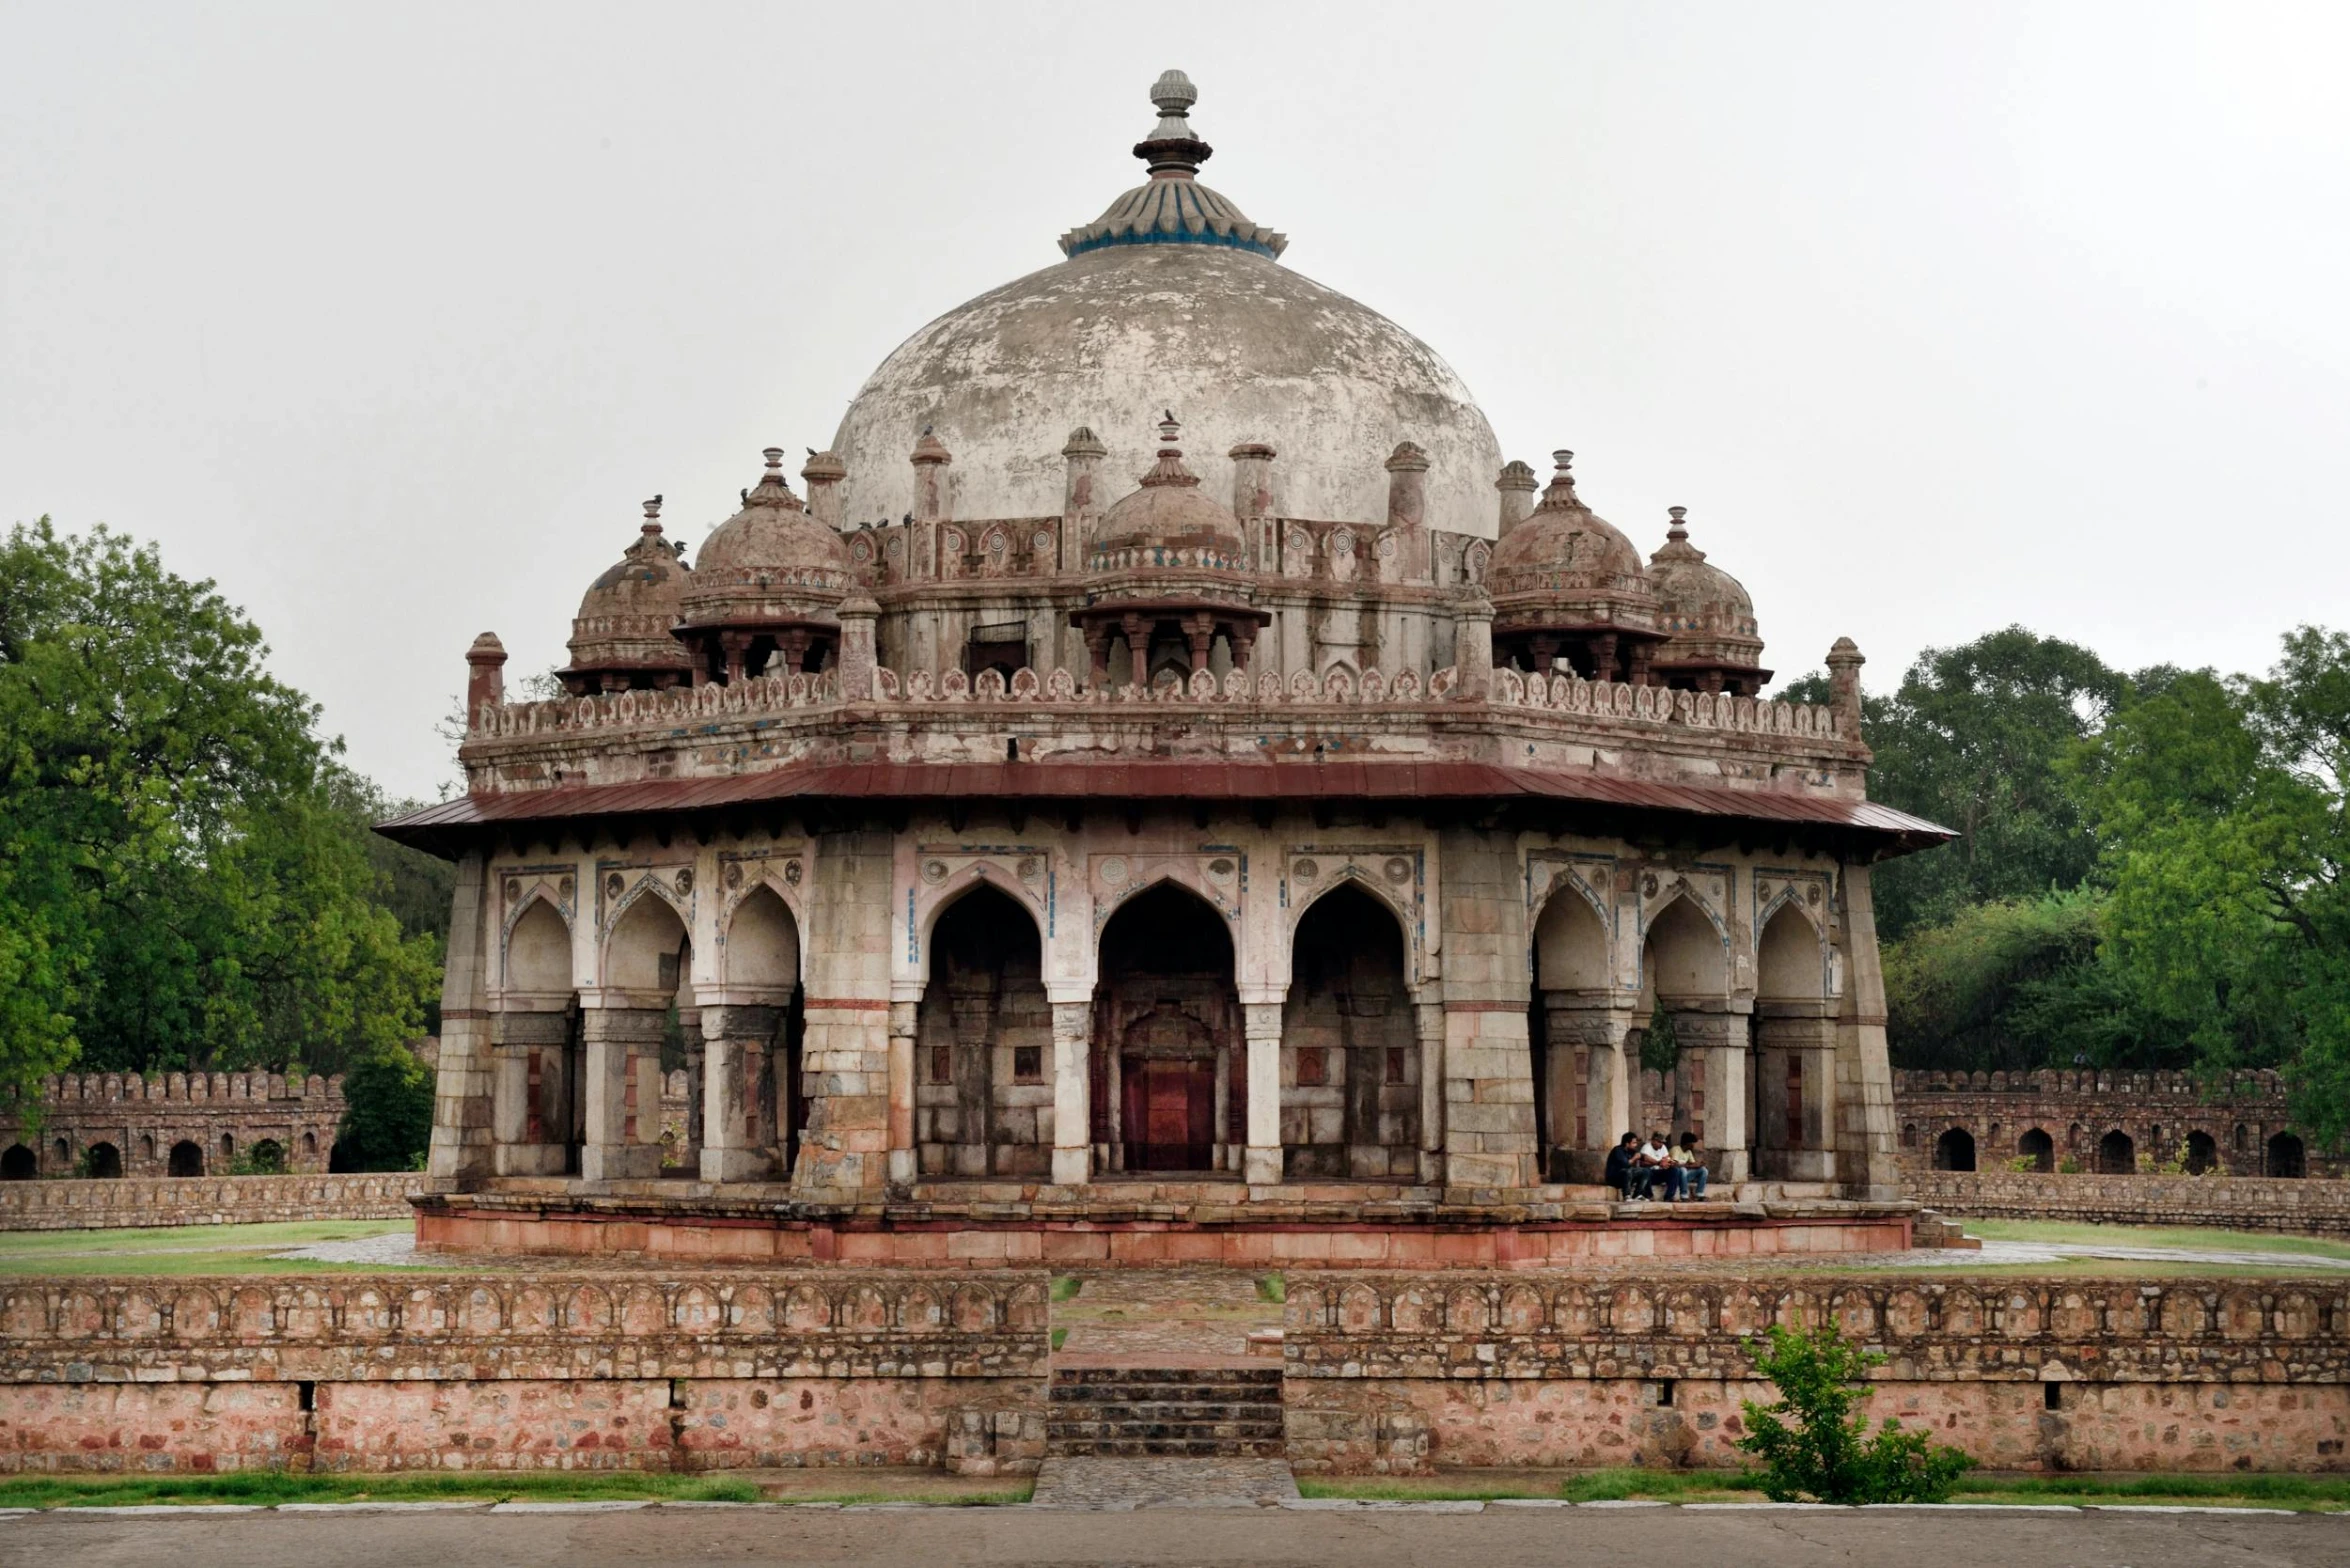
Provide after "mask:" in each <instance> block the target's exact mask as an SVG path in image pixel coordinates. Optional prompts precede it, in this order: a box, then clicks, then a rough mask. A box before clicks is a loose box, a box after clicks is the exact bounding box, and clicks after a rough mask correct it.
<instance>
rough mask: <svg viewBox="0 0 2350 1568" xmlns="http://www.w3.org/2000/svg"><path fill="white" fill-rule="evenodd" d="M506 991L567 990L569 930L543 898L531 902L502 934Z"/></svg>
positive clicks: (569, 978)
mask: <svg viewBox="0 0 2350 1568" xmlns="http://www.w3.org/2000/svg"><path fill="white" fill-rule="evenodd" d="M506 989H507V990H509V991H536V992H558V991H568V990H570V989H571V927H570V926H569V925H568V924H567V923H566V922H565V921H564V919H563V916H562V915H561V913H559V912H558V911H557V910H556V908H555V906H554V905H552V904H550V903H548V902H547V901H546V900H545V899H543V898H534V899H532V900H531V901H530V905H529V907H528V908H526V909H524V910H523V911H522V913H521V915H519V916H518V917H516V919H515V921H514V924H513V926H512V928H511V929H509V930H508V931H507V933H506Z"/></svg>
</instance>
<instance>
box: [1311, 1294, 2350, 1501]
mask: <svg viewBox="0 0 2350 1568" xmlns="http://www.w3.org/2000/svg"><path fill="white" fill-rule="evenodd" d="M1823 1319H1829V1320H1833V1321H1834V1322H1836V1323H1837V1324H1838V1325H1839V1327H1840V1328H1841V1330H1842V1331H1843V1332H1844V1334H1845V1335H1846V1336H1847V1337H1849V1338H1852V1339H1855V1340H1858V1341H1860V1342H1862V1343H1864V1344H1865V1345H1867V1346H1868V1347H1870V1348H1871V1349H1875V1350H1879V1351H1881V1352H1883V1353H1884V1354H1885V1355H1886V1356H1887V1358H1888V1359H1887V1361H1886V1363H1885V1364H1884V1365H1883V1366H1881V1367H1879V1368H1878V1369H1877V1370H1876V1371H1875V1373H1874V1374H1873V1385H1874V1387H1873V1396H1872V1398H1871V1400H1870V1410H1871V1414H1872V1416H1875V1415H1897V1416H1899V1417H1901V1418H1902V1419H1903V1421H1904V1422H1905V1424H1912V1425H1924V1426H1927V1427H1929V1428H1931V1429H1932V1430H1933V1431H1934V1433H1935V1434H1936V1436H1937V1437H1938V1438H1939V1439H1940V1440H1942V1441H1946V1442H1952V1443H1956V1444H1958V1445H1959V1446H1961V1447H1963V1448H1965V1449H1967V1450H1968V1451H1969V1452H1971V1453H1973V1454H1975V1455H1976V1457H1977V1458H1979V1459H1980V1460H1982V1461H1983V1462H1984V1463H1986V1464H1990V1465H1995V1466H2000V1467H2006V1468H2019V1469H2101V1470H2131V1469H2163V1470H2218V1469H2240V1470H2322V1471H2342V1470H2350V1281H2346V1280H2341V1279H2323V1280H2316V1279H2313V1280H2260V1281H2224V1280H2203V1279H2186V1280H2175V1281H2162V1282H2143V1283H2141V1282H2137V1281H2116V1280H2102V1279H2100V1280H2078V1281H2074V1280H2031V1279H2000V1280H1966V1279H1951V1278H1947V1277H1943V1278H1932V1277H1899V1276H1895V1277H1888V1278H1871V1279H1867V1280H1839V1279H1833V1278H1817V1279H1806V1278H1802V1277H1800V1276H1796V1277H1790V1276H1780V1277H1777V1278H1769V1277H1748V1278H1736V1279H1722V1278H1708V1279H1686V1280H1675V1279H1673V1278H1671V1277H1669V1276H1665V1277H1653V1278H1646V1279H1633V1280H1607V1281H1600V1280H1593V1279H1590V1278H1587V1277H1586V1278H1580V1279H1578V1278H1569V1277H1560V1276H1534V1277H1529V1276H1526V1275H1488V1276H1484V1277H1481V1278H1469V1277H1463V1276H1459V1275H1453V1276H1443V1277H1430V1276H1426V1275H1376V1276H1366V1275H1344V1276H1341V1275H1328V1274H1322V1275H1309V1274H1302V1273H1301V1274H1292V1275H1291V1276H1290V1279H1289V1295H1288V1305H1287V1306H1286V1308H1285V1309H1284V1327H1285V1334H1286V1344H1285V1351H1284V1353H1285V1357H1286V1371H1287V1377H1286V1392H1285V1400H1286V1403H1287V1406H1288V1424H1289V1445H1288V1446H1289V1454H1290V1458H1291V1461H1292V1463H1294V1464H1295V1465H1297V1467H1298V1468H1299V1469H1301V1470H1333V1471H1341V1472H1348V1471H1351V1472H1364V1471H1410V1470H1415V1469H1424V1468H1426V1467H1427V1466H1429V1465H1430V1464H1436V1463H1441V1464H1455V1465H1537V1466H1539V1465H1602V1464H1631V1463H1641V1464H1676V1465H1691V1466H1714V1465H1733V1464H1737V1463H1740V1462H1741V1458H1742V1456H1740V1455H1739V1454H1738V1453H1737V1452H1736V1450H1735V1449H1734V1448H1733V1446H1732V1444H1733V1443H1734V1441H1735V1439H1736V1438H1737V1437H1738V1436H1739V1435H1741V1433H1742V1431H1743V1429H1744V1428H1743V1423H1742V1418H1741V1415H1740V1411H1739V1402H1740V1400H1741V1399H1749V1398H1751V1399H1756V1400H1758V1401H1762V1402H1766V1403H1767V1402H1768V1401H1769V1399H1770V1398H1771V1397H1772V1396H1771V1392H1770V1389H1769V1386H1768V1385H1767V1384H1762V1383H1758V1382H1757V1381H1756V1379H1755V1376H1754V1369H1753V1364H1752V1361H1751V1359H1750V1357H1749V1355H1748V1353H1747V1352H1746V1350H1745V1349H1744V1348H1743V1345H1742V1341H1744V1340H1746V1339H1750V1338H1752V1337H1754V1336H1757V1335H1759V1334H1761V1333H1762V1332H1763V1330H1764V1329H1765V1328H1766V1327H1767V1326H1768V1325H1770V1324H1772V1323H1782V1324H1788V1325H1797V1324H1808V1323H1814V1322H1818V1321H1822V1320H1823Z"/></svg>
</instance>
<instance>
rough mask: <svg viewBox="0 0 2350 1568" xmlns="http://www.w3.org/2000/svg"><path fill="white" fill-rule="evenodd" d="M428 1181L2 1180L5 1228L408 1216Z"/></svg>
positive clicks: (408, 1175) (409, 1177) (376, 1177)
mask: <svg viewBox="0 0 2350 1568" xmlns="http://www.w3.org/2000/svg"><path fill="white" fill-rule="evenodd" d="M424 1183H425V1177H424V1175H423V1173H422V1172H420V1171H387V1172H379V1173H371V1174H367V1175H356V1176H163V1177H152V1178H136V1177H126V1178H125V1179H123V1180H121V1181H12V1182H6V1183H0V1231H11V1230H99V1229H113V1228H120V1227H138V1226H164V1225H256V1224H265V1223H270V1222H274V1221H287V1220H396V1219H406V1218H407V1217H408V1215H409V1213H410V1212H411V1211H410V1208H409V1200H410V1199H411V1198H414V1197H415V1196H416V1195H417V1194H418V1193H420V1192H422V1191H423V1190H424Z"/></svg>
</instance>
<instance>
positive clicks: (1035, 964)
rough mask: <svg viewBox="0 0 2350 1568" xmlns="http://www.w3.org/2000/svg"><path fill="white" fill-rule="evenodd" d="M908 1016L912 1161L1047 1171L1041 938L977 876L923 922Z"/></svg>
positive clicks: (1047, 1009) (1028, 918) (1005, 897)
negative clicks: (925, 936)
mask: <svg viewBox="0 0 2350 1568" xmlns="http://www.w3.org/2000/svg"><path fill="white" fill-rule="evenodd" d="M928 952H929V970H928V973H927V974H926V975H925V976H924V978H923V986H922V1001H921V1004H920V1006H919V1008H918V1009H917V1010H916V1013H915V1021H914V1031H915V1032H914V1140H915V1165H916V1169H917V1170H919V1171H920V1172H921V1173H922V1174H923V1175H925V1176H1049V1175H1050V1174H1051V1172H1052V1155H1053V1140H1052V1104H1053V1083H1052V1051H1053V1010H1052V1003H1051V1001H1050V1000H1049V999H1048V998H1047V996H1046V994H1045V988H1044V938H1043V934H1042V933H1041V932H1040V931H1038V930H1037V926H1036V921H1035V919H1034V917H1033V916H1032V915H1031V914H1030V913H1029V911H1028V909H1027V907H1026V906H1025V905H1023V904H1022V903H1021V902H1020V901H1019V900H1018V899H1016V898H1014V897H1012V896H1011V895H1010V894H1008V893H1006V892H1004V891H1003V889H1001V888H999V887H996V886H995V885H994V884H992V883H989V882H984V881H982V882H976V883H974V884H973V885H972V886H971V888H970V890H969V891H967V892H965V893H963V894H962V895H961V896H960V897H958V898H956V899H955V901H954V902H953V903H951V904H949V905H947V907H946V908H945V909H943V910H942V911H940V912H939V915H938V918H937V920H936V921H935V923H934V924H933V925H932V926H931V930H930V941H929V944H928Z"/></svg>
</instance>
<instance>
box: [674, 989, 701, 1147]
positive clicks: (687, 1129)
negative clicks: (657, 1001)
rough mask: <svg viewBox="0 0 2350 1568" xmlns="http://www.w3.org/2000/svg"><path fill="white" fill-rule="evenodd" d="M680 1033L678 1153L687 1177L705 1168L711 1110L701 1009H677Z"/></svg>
mask: <svg viewBox="0 0 2350 1568" xmlns="http://www.w3.org/2000/svg"><path fill="white" fill-rule="evenodd" d="M677 1032H678V1034H679V1035H680V1036H682V1037H683V1040H684V1044H685V1126H684V1127H683V1128H682V1129H681V1130H680V1132H679V1137H680V1138H681V1139H682V1140H683V1141H682V1143H681V1144H680V1145H679V1147H678V1150H677V1165H678V1169H679V1170H681V1171H682V1172H684V1173H685V1174H686V1175H688V1176H692V1175H695V1174H697V1173H699V1172H700V1170H701V1168H702V1129H703V1124H704V1117H705V1113H706V1111H707V1109H708V1107H707V1106H706V1105H705V1104H704V1103H703V1102H704V1099H705V1095H706V1091H705V1089H704V1087H703V1080H704V1078H705V1077H706V1076H707V1074H706V1071H705V1070H706V1068H707V1066H708V1062H707V1060H706V1055H707V1053H706V1052H705V1050H704V1048H703V1042H702V1010H701V1009H700V1008H698V1007H680V1008H679V1009H678V1010H677Z"/></svg>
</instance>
